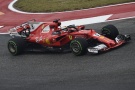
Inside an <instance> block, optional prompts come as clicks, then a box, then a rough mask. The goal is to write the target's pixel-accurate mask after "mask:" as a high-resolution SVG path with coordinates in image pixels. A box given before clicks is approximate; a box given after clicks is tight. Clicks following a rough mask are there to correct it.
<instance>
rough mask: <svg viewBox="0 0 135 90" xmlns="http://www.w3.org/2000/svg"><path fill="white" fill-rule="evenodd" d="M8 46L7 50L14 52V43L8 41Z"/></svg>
mask: <svg viewBox="0 0 135 90" xmlns="http://www.w3.org/2000/svg"><path fill="white" fill-rule="evenodd" d="M8 47H9V51H10V52H11V53H13V54H14V53H16V45H15V44H14V43H12V42H10V43H9V45H8Z"/></svg>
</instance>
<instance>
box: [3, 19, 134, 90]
mask: <svg viewBox="0 0 135 90" xmlns="http://www.w3.org/2000/svg"><path fill="white" fill-rule="evenodd" d="M107 24H114V25H115V26H116V27H117V28H118V29H119V31H120V32H121V33H123V34H130V35H131V37H132V40H131V41H130V42H129V43H128V44H126V45H124V46H122V47H119V48H117V49H114V50H111V51H109V52H106V53H103V54H99V55H91V54H89V53H88V54H87V55H84V56H78V57H77V56H74V55H73V54H72V53H57V52H55V53H49V52H48V53H46V52H44V53H40V52H26V53H24V54H22V55H19V56H12V55H11V54H10V53H9V52H8V50H7V41H8V40H9V39H10V37H9V36H8V35H0V41H1V43H0V90H135V54H134V51H135V47H134V46H135V18H133V19H126V20H119V21H113V22H105V23H99V24H92V25H87V26H86V28H93V29H95V30H97V31H98V32H99V31H100V28H102V27H103V26H105V25H107Z"/></svg>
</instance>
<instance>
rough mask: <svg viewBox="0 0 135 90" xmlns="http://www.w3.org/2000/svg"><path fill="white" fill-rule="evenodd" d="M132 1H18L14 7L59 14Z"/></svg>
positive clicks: (27, 10)
mask: <svg viewBox="0 0 135 90" xmlns="http://www.w3.org/2000/svg"><path fill="white" fill-rule="evenodd" d="M132 1H135V0H18V1H17V2H16V3H15V4H14V7H15V8H16V9H18V10H21V11H26V12H59V11H70V10H79V9H87V8H93V7H99V6H105V5H110V4H118V3H125V2H132Z"/></svg>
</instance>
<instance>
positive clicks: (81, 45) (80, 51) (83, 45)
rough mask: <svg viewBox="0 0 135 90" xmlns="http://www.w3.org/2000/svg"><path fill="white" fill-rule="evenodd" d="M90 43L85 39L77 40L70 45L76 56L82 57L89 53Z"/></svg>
mask: <svg viewBox="0 0 135 90" xmlns="http://www.w3.org/2000/svg"><path fill="white" fill-rule="evenodd" d="M87 47H88V42H87V41H86V39H84V38H75V39H74V40H72V41H71V43H70V48H71V50H72V52H73V54H74V55H76V56H81V55H84V54H86V53H87Z"/></svg>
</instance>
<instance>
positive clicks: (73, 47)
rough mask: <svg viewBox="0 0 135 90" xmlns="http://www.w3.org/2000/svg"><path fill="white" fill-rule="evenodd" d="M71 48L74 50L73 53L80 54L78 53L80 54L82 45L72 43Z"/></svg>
mask: <svg viewBox="0 0 135 90" xmlns="http://www.w3.org/2000/svg"><path fill="white" fill-rule="evenodd" d="M71 48H72V50H73V52H75V53H78V52H80V50H81V49H80V45H79V44H78V43H77V42H75V43H72V44H71Z"/></svg>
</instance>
